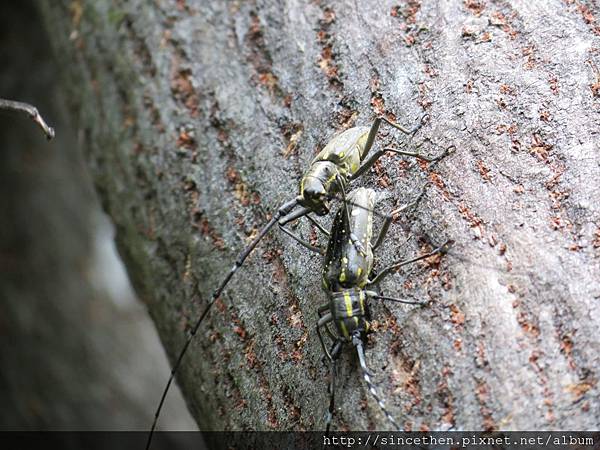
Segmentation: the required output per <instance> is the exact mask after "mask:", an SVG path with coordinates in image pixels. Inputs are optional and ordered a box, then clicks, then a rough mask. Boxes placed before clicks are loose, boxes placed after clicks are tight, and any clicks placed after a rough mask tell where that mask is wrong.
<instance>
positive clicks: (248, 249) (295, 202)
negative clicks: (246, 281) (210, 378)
mask: <svg viewBox="0 0 600 450" xmlns="http://www.w3.org/2000/svg"><path fill="white" fill-rule="evenodd" d="M296 205H298V198H295V199H294V200H290V201H289V202H287V203H285V204H284V205H283V206H281V207H280V208H279V209H278V210H277V213H276V214H275V215H274V216H273V217H272V218H271V220H270V221H269V223H267V224H266V225H265V226H264V227H263V229H262V230H260V233H258V236H256V237H255V238H254V240H253V241H252V242H251V243H250V245H249V246H248V247H246V248H245V249H244V250H243V251H242V252H241V253H240V254H239V255H238V257H237V259H236V260H235V264H234V265H233V267H232V268H231V270H230V271H229V273H228V274H227V276H226V277H225V278H224V279H223V281H221V284H219V287H217V289H215V291H214V292H213V294H212V297H211V299H210V301H209V302H208V304H207V305H206V308H204V311H203V312H202V314H201V315H200V318H199V319H198V321H197V322H196V324H195V325H194V328H192V331H191V333H190V335H189V336H188V338H187V340H186V341H185V344H184V345H183V348H182V349H181V352H180V353H179V357H178V358H177V361H176V362H175V364H174V365H173V368H172V369H171V375H170V376H169V381H167V385H166V386H165V389H164V390H163V393H162V396H161V398H160V402H159V403H158V408H156V413H155V414H154V421H153V422H152V428H151V429H150V433H149V434H148V440H147V441H146V450H148V449H149V448H150V444H151V442H152V436H153V435H154V430H155V428H156V424H157V423H158V416H159V415H160V411H161V409H162V406H163V403H164V402H165V398H166V397H167V392H168V391H169V388H170V387H171V383H173V379H174V378H175V373H176V372H177V369H179V366H180V365H181V361H182V360H183V357H184V355H185V353H186V352H187V349H188V347H189V346H190V344H191V342H192V339H194V336H196V333H197V332H198V329H199V328H200V324H201V323H202V321H203V320H204V318H205V317H206V315H207V314H208V312H209V311H210V308H211V307H212V305H214V303H215V302H216V300H217V299H218V298H219V296H220V295H221V293H222V292H223V289H225V286H227V284H228V283H229V281H230V280H231V278H232V277H233V275H234V274H235V273H236V272H237V270H238V269H239V268H240V267H241V266H242V264H243V263H244V260H245V259H246V258H247V257H248V255H249V254H250V253H251V252H252V250H254V247H256V246H257V245H258V243H259V242H260V240H261V239H262V238H263V237H264V236H265V235H266V234H267V233H268V232H269V230H270V229H271V228H273V226H274V225H275V224H276V223H277V222H278V221H279V219H280V218H281V217H283V216H285V215H286V214H288V213H289V212H290V211H291V210H292V209H294V207H295V206H296Z"/></svg>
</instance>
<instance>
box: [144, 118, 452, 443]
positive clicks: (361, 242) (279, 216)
mask: <svg viewBox="0 0 600 450" xmlns="http://www.w3.org/2000/svg"><path fill="white" fill-rule="evenodd" d="M425 119H426V116H423V118H422V119H421V121H420V122H419V124H418V125H417V126H416V127H415V128H414V129H412V130H409V129H406V128H404V127H402V126H401V125H398V124H396V123H394V122H392V121H390V120H388V119H387V118H385V117H379V118H377V119H375V121H374V122H373V124H372V126H371V127H354V128H350V129H348V130H346V131H344V132H343V133H341V134H339V135H338V136H336V137H334V138H333V139H332V140H331V141H330V142H329V143H328V144H327V145H326V146H325V148H323V150H321V152H320V153H319V154H318V155H317V156H316V157H315V158H314V159H313V161H312V162H311V164H310V167H309V168H308V170H307V171H306V173H305V174H304V176H303V177H302V180H301V182H300V195H298V196H297V197H296V198H294V199H293V200H290V201H288V202H286V203H284V204H283V205H281V206H280V207H279V208H278V210H277V212H276V213H275V214H274V215H273V217H272V218H271V220H270V221H269V222H268V223H267V224H266V225H265V226H264V227H263V228H262V230H261V231H260V232H259V233H258V235H257V236H256V237H255V238H254V240H253V241H252V242H251V243H250V245H248V247H246V248H245V249H244V250H243V251H242V252H241V253H240V254H239V255H238V257H237V259H236V261H235V264H234V265H233V267H232V268H231V270H230V271H229V272H228V274H227V275H226V277H225V278H224V279H223V281H222V282H221V283H220V284H219V286H218V287H217V288H216V289H215V291H214V292H213V294H212V296H211V299H210V301H209V302H208V304H207V305H206V307H205V309H204V311H203V312H202V314H201V315H200V318H199V319H198V321H197V322H196V323H195V325H194V327H193V328H192V330H191V333H190V334H189V336H188V338H187V340H186V342H185V344H184V346H183V348H182V350H181V352H180V354H179V356H178V358H177V360H176V362H175V364H174V366H173V368H172V370H171V375H170V377H169V380H168V382H167V384H166V386H165V389H164V391H163V393H162V396H161V399H160V402H159V405H158V408H157V410H156V413H155V417H154V422H153V424H152V428H151V431H150V434H149V436H148V441H147V446H146V448H149V446H150V443H151V439H152V434H153V432H154V429H155V427H156V424H157V421H158V417H159V414H160V411H161V408H162V405H163V403H164V400H165V397H166V394H167V392H168V389H169V387H170V385H171V383H172V381H173V378H174V376H175V373H176V371H177V369H178V368H179V366H180V364H181V361H182V359H183V357H184V355H185V353H186V351H187V349H188V347H189V345H190V343H191V341H192V339H193V338H194V336H195V335H196V333H197V331H198V329H199V327H200V325H201V323H202V321H203V320H204V318H205V317H206V315H207V314H208V312H209V311H210V309H211V307H212V305H213V304H214V303H215V301H216V300H217V298H219V296H220V295H221V293H222V292H223V290H224V289H225V287H226V286H227V284H228V283H229V281H230V280H231V278H232V277H233V275H234V274H235V273H236V272H237V270H238V269H239V268H240V267H241V266H242V264H243V263H244V261H245V260H246V258H247V257H248V255H249V254H250V253H251V252H252V250H253V249H254V248H255V247H256V246H257V245H258V243H259V242H260V240H261V239H262V238H263V237H264V236H265V235H266V234H267V233H268V232H269V230H270V229H271V228H273V227H274V226H275V225H276V224H278V225H279V227H280V228H281V229H282V230H283V231H284V232H286V233H287V234H288V235H290V236H291V237H293V238H294V239H295V240H297V241H298V242H299V243H301V244H302V245H304V246H305V247H307V248H309V249H311V250H314V251H317V252H319V253H323V251H322V250H320V249H318V248H315V247H313V246H312V245H310V244H309V243H307V242H305V241H304V240H303V239H302V238H300V237H298V236H296V235H295V234H294V233H293V232H292V231H290V230H288V229H287V228H286V224H288V223H289V222H291V221H293V220H295V219H298V218H300V217H303V216H307V217H308V218H309V219H311V220H313V221H314V219H312V218H311V217H310V216H309V215H308V214H309V213H315V214H317V215H319V216H323V215H326V214H327V213H328V212H329V210H330V201H331V200H332V199H338V198H339V199H341V200H342V202H343V203H342V207H341V208H340V210H339V211H338V213H337V216H336V219H335V220H334V223H333V228H332V233H331V238H330V240H329V246H328V249H327V254H326V258H325V261H326V262H325V270H324V274H323V275H324V277H323V280H324V286H325V288H326V289H327V290H328V292H329V294H330V302H329V304H328V305H326V307H321V308H320V309H319V314H320V315H321V316H322V317H321V319H320V320H319V324H318V325H317V330H318V332H319V338H320V341H321V344H322V345H323V348H324V351H325V353H326V355H327V356H328V358H329V359H330V360H331V362H332V369H333V370H335V361H336V359H337V357H338V355H339V353H340V351H341V348H342V346H343V343H344V342H351V343H352V344H353V345H354V346H355V347H356V348H357V351H358V355H359V359H360V362H361V367H362V369H363V376H364V379H365V381H366V383H367V385H368V386H369V389H370V391H371V392H372V393H373V395H374V396H375V397H376V399H377V400H378V403H379V404H380V406H382V408H383V409H384V411H385V413H386V415H387V417H388V418H389V419H390V420H391V421H392V422H393V423H394V425H395V426H396V428H398V427H397V424H396V423H395V421H394V420H393V418H392V417H391V416H390V415H389V413H387V411H386V410H385V408H384V406H383V402H382V401H381V400H380V398H379V397H378V396H377V394H376V391H375V389H374V387H373V385H372V383H371V381H370V378H369V375H368V370H367V366H366V363H365V360H364V350H363V344H362V341H363V339H364V333H366V331H367V330H368V307H367V306H366V302H365V300H366V299H367V298H381V299H388V298H387V297H381V296H378V295H377V294H376V293H375V292H374V291H371V290H368V289H367V290H365V289H364V288H365V287H370V286H371V285H375V284H376V283H378V282H379V281H381V279H382V278H383V277H384V276H385V275H386V274H387V273H389V272H390V271H392V270H394V268H396V267H399V266H400V265H404V264H408V263H409V262H413V261H416V260H419V259H423V258H426V257H428V256H431V255H432V254H434V253H439V252H441V251H443V250H444V249H445V248H446V247H445V246H442V247H440V248H438V249H436V250H434V251H433V252H432V253H431V254H428V255H424V256H423V257H419V258H415V259H414V260H411V261H405V262H402V263H398V264H395V265H393V266H390V267H388V268H386V269H384V271H382V272H381V273H380V274H379V275H378V276H377V277H376V278H375V279H373V280H371V281H369V278H368V277H369V276H370V274H371V269H372V265H373V255H372V249H373V248H377V247H378V246H379V245H380V244H381V241H382V240H383V237H384V236H385V233H386V232H387V229H388V227H389V223H390V219H389V218H387V219H386V221H385V222H384V225H383V227H382V230H381V232H380V234H379V237H378V238H377V241H376V242H375V244H374V245H371V242H370V241H371V234H372V224H373V214H374V210H373V207H374V205H375V199H374V194H375V193H374V191H372V190H368V189H363V190H358V191H355V192H354V193H352V195H350V196H349V195H346V188H347V186H348V184H349V183H350V182H351V181H353V180H354V179H356V178H357V177H359V176H360V175H362V174H363V173H365V172H366V171H367V170H369V169H370V168H371V167H372V166H373V164H374V163H375V162H376V161H377V160H378V159H379V158H380V157H381V156H382V155H383V154H385V153H386V152H391V153H395V154H399V155H405V156H413V157H417V158H419V159H422V160H425V161H428V162H434V161H438V160H440V159H441V158H443V157H444V156H446V155H447V154H448V149H447V150H446V151H445V152H444V153H443V154H441V155H440V156H438V157H435V158H429V157H426V156H423V155H421V154H419V153H417V152H408V151H404V150H400V149H397V148H392V147H386V148H384V149H381V150H378V151H376V152H375V153H373V154H372V155H371V156H370V157H368V158H367V156H368V154H369V151H370V150H371V148H372V147H373V143H374V141H375V138H376V136H377V132H378V130H379V127H380V125H381V122H382V121H383V122H386V123H388V124H389V125H391V126H393V127H394V128H397V129H398V130H400V131H401V132H402V133H404V134H406V135H413V134H414V133H415V132H416V131H417V130H419V129H420V128H421V126H422V125H423V123H424V121H425ZM349 206H351V208H350V207H349ZM320 229H321V230H322V228H320ZM359 272H360V273H359ZM389 299H391V298H389ZM391 300H395V301H399V300H398V299H391ZM328 310H329V311H328ZM331 324H333V325H335V327H336V331H335V332H334V331H332V330H331V328H330V326H329V325H331ZM321 328H324V329H325V330H326V331H327V333H328V334H329V335H330V337H331V338H332V339H333V341H334V344H333V347H332V349H331V351H329V350H327V348H326V346H325V343H324V341H323V337H322V334H321ZM333 375H334V374H332V386H331V388H330V392H331V400H330V413H329V418H328V421H327V429H329V426H330V422H331V414H332V411H333V404H334V395H333V393H334V389H333V387H334V386H333V380H334V378H335V377H334V376H333Z"/></svg>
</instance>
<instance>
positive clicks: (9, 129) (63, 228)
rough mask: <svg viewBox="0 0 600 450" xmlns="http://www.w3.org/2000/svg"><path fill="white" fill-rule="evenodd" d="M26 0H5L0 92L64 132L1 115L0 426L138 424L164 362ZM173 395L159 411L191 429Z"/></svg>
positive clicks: (147, 411) (0, 20)
mask: <svg viewBox="0 0 600 450" xmlns="http://www.w3.org/2000/svg"><path fill="white" fill-rule="evenodd" d="M32 3H36V2H3V3H2V4H0V61H3V64H2V66H1V67H0V96H6V97H9V98H12V99H20V100H26V101H29V102H32V103H34V104H35V105H36V106H38V107H39V109H40V111H41V112H42V113H43V114H44V115H45V117H46V118H47V119H48V121H49V122H50V124H51V125H53V126H56V127H58V129H59V130H60V132H59V133H58V136H57V137H56V139H55V140H54V141H52V142H47V141H46V139H45V138H44V135H43V133H42V132H41V130H40V129H39V128H38V127H37V126H36V125H35V124H34V123H33V122H32V121H31V120H30V119H29V118H28V117H27V116H26V115H25V114H22V113H18V114H9V113H6V112H4V111H3V112H2V114H0V206H1V207H0V210H1V213H0V334H1V339H0V398H1V399H2V401H1V402H0V429H2V430H135V429H137V430H145V429H147V427H148V426H149V424H150V423H151V418H152V408H153V407H154V404H155V399H154V393H155V392H156V390H158V389H161V387H162V385H163V383H164V376H163V373H164V371H166V370H167V361H166V358H165V357H164V355H161V353H162V352H161V349H160V344H159V342H158V338H157V336H156V333H155V332H154V330H153V328H152V323H151V321H149V320H148V318H147V315H146V314H145V311H144V308H143V306H142V305H140V304H139V303H138V302H136V300H135V298H134V296H133V295H132V292H131V288H130V287H128V286H127V284H126V283H127V280H126V277H125V275H124V273H123V269H122V268H121V267H120V266H119V264H118V259H117V258H116V255H115V254H114V253H115V252H114V248H113V247H112V246H111V244H112V243H111V237H110V224H109V223H108V221H107V219H106V217H104V216H103V215H102V212H101V210H100V205H99V203H98V200H97V198H96V196H95V194H94V191H93V186H92V183H91V180H90V177H89V173H88V172H87V170H86V169H85V165H84V162H83V160H82V157H81V153H80V152H79V147H78V145H77V139H76V135H75V133H74V130H73V129H72V128H70V122H69V120H67V115H66V111H65V109H64V107H63V106H62V105H63V104H64V102H63V96H62V95H61V88H60V86H59V83H58V81H59V80H58V77H57V74H56V64H55V60H54V59H53V58H52V54H51V50H50V49H49V47H48V40H47V36H46V34H45V33H43V32H42V31H43V30H42V27H43V25H42V24H41V22H40V17H39V16H38V15H37V14H36V13H35V8H34V6H32ZM32 30H38V32H37V33H34V32H31V31H32ZM107 280H109V281H108V282H107ZM117 281H120V282H121V283H116V282H117ZM123 282H124V283H123ZM123 284H125V286H123ZM123 287H125V289H123ZM127 288H129V289H127ZM175 394H176V395H174V396H173V397H172V398H171V400H172V401H171V402H170V403H169V405H168V408H169V413H167V414H166V415H165V417H164V419H165V420H166V421H169V423H170V426H172V427H176V428H177V429H194V425H195V424H194V422H193V421H192V419H191V418H190V417H189V416H186V414H187V411H186V410H185V405H184V403H183V400H182V399H181V396H180V395H178V393H177V392H176V393H175ZM176 399H178V400H179V403H177V402H176V401H175V400H176ZM72 438H73V439H76V438H77V436H72ZM70 445H73V446H75V447H76V446H77V445H78V443H77V442H74V441H72V442H70ZM80 448H81V447H80Z"/></svg>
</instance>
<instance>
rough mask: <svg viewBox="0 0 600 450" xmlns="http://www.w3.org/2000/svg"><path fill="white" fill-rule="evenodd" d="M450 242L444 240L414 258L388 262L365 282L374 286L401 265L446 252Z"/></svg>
mask: <svg viewBox="0 0 600 450" xmlns="http://www.w3.org/2000/svg"><path fill="white" fill-rule="evenodd" d="M451 244H452V241H446V242H444V243H443V244H442V245H440V246H439V247H438V248H436V249H435V250H433V251H431V252H429V253H427V254H426V255H421V256H417V257H416V258H412V259H407V260H405V261H400V262H396V263H394V264H390V265H389V266H387V267H385V268H384V269H383V270H382V271H381V272H379V274H378V275H377V276H376V277H375V278H374V279H373V280H371V281H369V282H368V283H367V286H374V285H377V284H379V283H380V282H381V281H382V280H383V279H384V278H385V277H387V276H388V275H389V274H390V273H391V272H393V271H395V270H396V269H399V268H400V267H402V266H406V265H408V264H412V263H414V262H417V261H421V260H422V259H427V258H429V257H430V256H433V255H437V254H438V253H446V252H447V251H448V250H449V248H450V245H451Z"/></svg>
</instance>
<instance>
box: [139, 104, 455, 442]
mask: <svg viewBox="0 0 600 450" xmlns="http://www.w3.org/2000/svg"><path fill="white" fill-rule="evenodd" d="M426 118H427V115H424V116H423V117H422V118H421V120H420V122H419V124H418V125H417V126H416V127H415V128H413V129H412V130H409V129H407V128H404V127H403V126H401V125H399V124H397V123H394V122H392V121H390V120H388V119H387V118H386V117H383V116H382V117H377V118H376V119H375V121H374V122H373V124H372V125H371V127H370V128H369V127H353V128H350V129H348V130H346V131H344V132H342V133H340V134H339V135H337V136H336V137H334V138H333V139H332V140H331V141H329V143H328V144H327V145H326V146H325V147H324V148H323V150H321V152H319V154H317V156H316V157H315V158H314V159H313V161H312V162H311V163H310V166H309V168H308V170H307V171H306V173H305V174H304V176H303V177H302V180H301V181H300V195H298V196H297V197H296V198H294V199H293V200H290V201H288V202H286V203H284V204H283V205H282V206H280V207H279V208H278V209H277V212H276V213H275V214H274V215H273V217H272V218H271V220H270V221H269V222H268V223H267V224H266V225H265V226H264V227H263V228H262V230H260V232H259V233H258V235H257V236H256V237H255V238H254V240H253V241H252V242H251V243H250V245H248V246H247V247H246V248H245V249H244V250H243V251H242V252H241V253H240V254H239V255H238V257H237V259H236V260H235V263H234V265H233V267H232V268H231V270H230V271H229V272H228V274H227V276H225V278H224V279H223V281H222V282H221V284H219V286H218V287H217V288H216V289H215V290H214V292H213V294H212V296H211V298H210V300H209V302H208V304H207V305H206V307H205V308H204V311H203V312H202V314H201V315H200V318H199V319H198V320H197V322H196V323H195V324H194V327H193V328H192V330H191V332H190V334H189V336H188V338H187V340H186V342H185V344H184V345H183V348H182V349H181V352H180V353H179V356H178V358H177V360H176V361H175V364H174V365H173V368H172V370H171V374H170V376H169V380H168V381H167V384H166V386H165V389H164V391H163V393H162V396H161V398H160V402H159V404H158V407H157V409H156V413H155V414H154V421H153V423H152V428H151V429H150V433H149V435H148V440H147V443H146V449H148V448H149V447H150V443H151V440H152V435H153V433H154V429H155V428H156V424H157V422H158V416H159V415H160V411H161V409H162V405H163V403H164V401H165V397H166V395H167V392H168V390H169V387H170V386H171V383H172V382H173V378H174V377H175V373H176V372H177V369H178V368H179V365H180V364H181V361H182V359H183V356H184V355H185V353H186V351H187V349H188V347H189V345H190V343H191V341H192V339H193V338H194V336H195V335H196V332H197V331H198V329H199V328H200V324H201V323H202V321H203V320H204V318H205V317H206V315H207V314H208V312H209V311H210V309H211V307H212V305H213V304H214V303H215V301H216V300H217V298H219V296H220V295H221V293H222V292H223V289H225V287H226V286H227V284H228V283H229V281H230V280H231V278H232V277H233V275H234V274H235V273H236V272H237V270H238V269H239V268H240V267H241V266H242V264H243V263H244V261H245V260H246V258H247V257H248V255H249V254H250V253H251V252H252V250H254V248H255V247H256V246H257V245H258V243H259V242H260V240H261V239H262V238H263V237H264V236H265V235H266V234H267V233H268V231H269V230H270V229H271V228H273V226H274V225H275V224H279V225H280V227H282V228H283V229H285V227H284V225H285V224H287V223H288V222H291V221H292V220H295V219H298V218H300V217H302V216H307V214H309V213H311V212H314V213H315V214H317V215H319V216H323V215H326V214H327V213H328V212H329V202H330V201H331V200H332V199H334V198H337V194H338V193H341V196H342V200H344V198H345V189H346V186H347V185H348V183H349V182H351V181H353V180H354V179H356V178H357V177H359V176H360V175H362V174H363V173H365V172H366V171H367V170H369V169H370V168H371V167H372V166H373V164H374V163H375V162H376V161H377V160H378V159H379V158H380V157H381V156H382V155H383V154H385V153H386V152H391V153H396V154H399V155H405V156H413V157H416V158H419V159H423V160H425V161H428V162H434V161H437V160H439V159H441V158H442V157H444V156H445V155H446V154H447V150H446V152H444V153H443V154H442V155H440V156H438V157H435V158H429V157H426V156H423V155H421V154H419V153H418V152H407V151H403V150H399V149H397V148H391V147H386V148H384V149H382V150H378V151H376V152H375V153H373V154H372V155H371V156H370V157H369V158H367V155H368V154H369V151H370V150H371V147H372V146H373V143H374V141H375V137H376V135H377V131H378V130H379V126H380V125H381V122H382V121H383V122H386V123H387V124H389V125H391V126H392V127H394V128H396V129H398V130H400V131H401V132H402V133H404V134H406V135H411V136H412V135H414V133H416V132H417V131H418V130H419V129H420V128H421V126H422V125H423V123H424V121H425V119H426ZM417 149H418V147H417ZM298 207H299V208H298ZM294 210H296V211H294ZM347 211H348V209H346V212H347ZM288 234H291V235H292V236H293V233H291V232H288ZM293 237H295V236H293ZM295 238H296V237H295ZM350 238H351V240H352V242H353V245H355V246H356V247H357V250H358V251H359V252H361V253H363V254H364V249H363V248H361V245H360V243H359V241H358V240H357V238H356V236H355V235H351V236H350ZM296 239H297V238H296ZM297 240H298V239H297Z"/></svg>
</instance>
